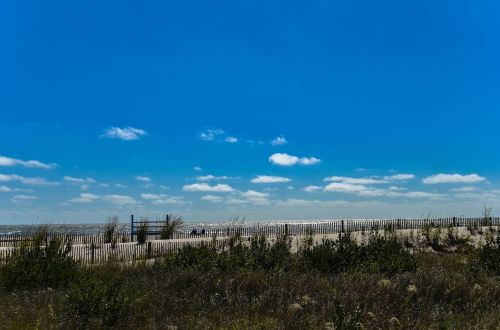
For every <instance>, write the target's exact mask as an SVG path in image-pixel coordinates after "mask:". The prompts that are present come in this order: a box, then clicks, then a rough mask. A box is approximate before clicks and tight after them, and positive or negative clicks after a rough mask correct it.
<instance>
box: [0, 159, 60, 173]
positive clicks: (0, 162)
mask: <svg viewBox="0 0 500 330" xmlns="http://www.w3.org/2000/svg"><path fill="white" fill-rule="evenodd" d="M0 166H23V167H29V168H41V169H45V170H50V169H53V168H54V167H56V166H57V165H56V164H53V163H51V164H47V163H42V162H41V161H38V160H20V159H15V158H10V157H6V156H0Z"/></svg>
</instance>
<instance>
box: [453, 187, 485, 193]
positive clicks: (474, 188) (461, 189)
mask: <svg viewBox="0 0 500 330" xmlns="http://www.w3.org/2000/svg"><path fill="white" fill-rule="evenodd" d="M478 190H479V188H477V187H474V186H465V187H460V188H455V189H451V191H453V192H460V193H462V192H473V191H478Z"/></svg>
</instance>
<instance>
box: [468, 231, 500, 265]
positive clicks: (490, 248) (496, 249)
mask: <svg viewBox="0 0 500 330" xmlns="http://www.w3.org/2000/svg"><path fill="white" fill-rule="evenodd" d="M470 270H471V271H472V273H474V274H477V273H480V272H484V273H487V274H489V275H500V236H499V237H497V239H496V241H488V242H487V243H486V245H484V246H481V247H479V248H478V249H476V250H475V251H474V254H473V256H472V262H471V265H470Z"/></svg>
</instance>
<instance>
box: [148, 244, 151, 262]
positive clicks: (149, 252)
mask: <svg viewBox="0 0 500 330" xmlns="http://www.w3.org/2000/svg"><path fill="white" fill-rule="evenodd" d="M148 259H151V242H148Z"/></svg>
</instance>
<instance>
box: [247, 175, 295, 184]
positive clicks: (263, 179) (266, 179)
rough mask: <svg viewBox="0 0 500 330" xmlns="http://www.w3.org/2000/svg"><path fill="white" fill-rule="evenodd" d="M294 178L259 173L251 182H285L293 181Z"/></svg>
mask: <svg viewBox="0 0 500 330" xmlns="http://www.w3.org/2000/svg"><path fill="white" fill-rule="evenodd" d="M291 181H292V180H291V179H289V178H285V177H282V176H271V175H259V176H257V177H255V178H253V179H252V180H251V181H250V182H252V183H285V182H291Z"/></svg>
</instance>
